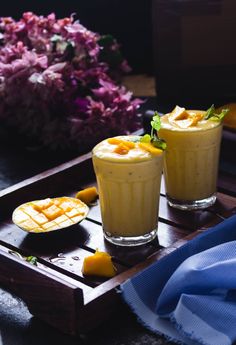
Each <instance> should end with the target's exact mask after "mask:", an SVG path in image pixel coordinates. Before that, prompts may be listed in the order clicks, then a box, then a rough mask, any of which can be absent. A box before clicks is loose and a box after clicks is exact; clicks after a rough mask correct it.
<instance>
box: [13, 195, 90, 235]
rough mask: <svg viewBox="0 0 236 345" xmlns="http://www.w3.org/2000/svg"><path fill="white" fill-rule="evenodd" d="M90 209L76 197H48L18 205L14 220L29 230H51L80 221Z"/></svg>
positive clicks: (37, 231) (36, 231) (22, 227)
mask: <svg viewBox="0 0 236 345" xmlns="http://www.w3.org/2000/svg"><path fill="white" fill-rule="evenodd" d="M88 210H89V209H88V206H87V205H86V204H85V203H83V202H82V201H81V200H79V199H76V198H69V197H60V198H47V199H43V200H35V201H30V202H27V203H25V204H22V205H20V206H18V207H17V208H16V209H15V210H14V212H13V215H12V221H13V223H15V224H16V225H17V226H19V227H20V228H21V229H23V230H26V231H28V232H34V233H39V232H49V231H53V230H58V229H62V228H65V227H68V226H71V225H74V224H76V223H78V222H80V221H81V220H83V219H84V218H85V217H86V215H87V214H88Z"/></svg>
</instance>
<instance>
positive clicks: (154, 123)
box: [151, 111, 161, 131]
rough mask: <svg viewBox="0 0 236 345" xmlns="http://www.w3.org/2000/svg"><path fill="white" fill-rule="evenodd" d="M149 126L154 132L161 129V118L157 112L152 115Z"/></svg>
mask: <svg viewBox="0 0 236 345" xmlns="http://www.w3.org/2000/svg"><path fill="white" fill-rule="evenodd" d="M151 126H152V128H153V129H155V130H156V131H159V129H160V128H161V118H160V115H159V114H158V112H157V111H155V113H154V116H153V118H152V121H151Z"/></svg>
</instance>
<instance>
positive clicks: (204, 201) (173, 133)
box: [159, 106, 222, 210]
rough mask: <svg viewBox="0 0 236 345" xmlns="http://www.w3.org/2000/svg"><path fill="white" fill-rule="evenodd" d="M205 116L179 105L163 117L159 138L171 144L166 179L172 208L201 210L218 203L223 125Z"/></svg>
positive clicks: (202, 112)
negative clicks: (217, 193) (217, 185)
mask: <svg viewBox="0 0 236 345" xmlns="http://www.w3.org/2000/svg"><path fill="white" fill-rule="evenodd" d="M205 115H206V111H200V110H186V109H185V108H181V107H178V106H176V108H175V109H174V110H173V111H172V112H171V113H168V114H166V115H164V116H162V117H161V129H160V130H159V137H160V138H162V139H164V140H165V141H166V143H167V150H166V154H165V160H164V178H165V186H166V196H167V200H168V203H169V205H170V206H173V207H177V208H180V209H185V210H191V209H199V208H206V207H208V206H211V205H212V204H213V203H214V202H215V200H216V189H217V187H216V184H217V176H218V163H219V153H220V143H221V135H222V124H221V121H217V120H212V118H208V119H206V118H205Z"/></svg>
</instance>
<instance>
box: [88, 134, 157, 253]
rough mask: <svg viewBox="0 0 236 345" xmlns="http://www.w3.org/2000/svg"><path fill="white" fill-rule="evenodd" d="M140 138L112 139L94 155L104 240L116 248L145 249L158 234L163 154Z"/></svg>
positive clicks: (102, 145)
mask: <svg viewBox="0 0 236 345" xmlns="http://www.w3.org/2000/svg"><path fill="white" fill-rule="evenodd" d="M141 138H142V137H140V136H119V137H114V138H109V139H106V140H104V141H102V142H100V143H99V144H98V145H96V146H95V147H94V149H93V151H92V159H93V166H94V170H95V173H96V178H97V183H98V191H99V200H100V206H101V216H102V225H103V232H104V237H105V238H106V239H107V240H108V241H109V242H112V243H113V244H116V245H122V246H136V245H142V244H145V243H147V242H149V241H151V240H153V239H154V238H155V237H156V234H157V221H158V210H159V196H160V181H161V174H162V168H163V151H162V150H161V149H158V148H156V147H154V146H153V145H152V144H151V143H142V142H141Z"/></svg>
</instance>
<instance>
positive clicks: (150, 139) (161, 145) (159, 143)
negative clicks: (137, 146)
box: [140, 111, 166, 150]
mask: <svg viewBox="0 0 236 345" xmlns="http://www.w3.org/2000/svg"><path fill="white" fill-rule="evenodd" d="M151 126H152V129H151V135H150V134H145V135H144V136H142V137H141V139H140V141H141V142H142V143H151V144H152V145H153V146H154V147H157V148H158V149H161V150H165V149H166V142H165V141H164V140H162V139H160V138H159V137H158V135H157V132H158V131H159V129H160V128H161V118H160V115H159V114H158V112H157V111H155V112H154V115H153V118H152V121H151Z"/></svg>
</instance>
